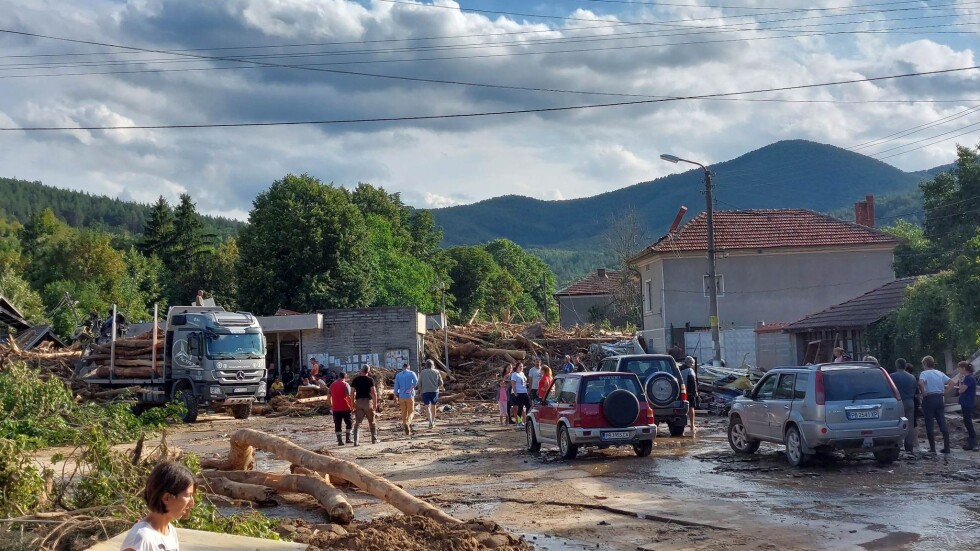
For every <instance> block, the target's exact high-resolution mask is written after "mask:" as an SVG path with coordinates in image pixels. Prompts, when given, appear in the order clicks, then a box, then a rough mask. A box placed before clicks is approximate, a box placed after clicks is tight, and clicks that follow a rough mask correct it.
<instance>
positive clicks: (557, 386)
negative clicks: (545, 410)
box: [544, 379, 565, 402]
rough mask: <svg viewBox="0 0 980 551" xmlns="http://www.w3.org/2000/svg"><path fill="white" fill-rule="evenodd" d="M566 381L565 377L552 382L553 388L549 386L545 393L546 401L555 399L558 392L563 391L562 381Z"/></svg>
mask: <svg viewBox="0 0 980 551" xmlns="http://www.w3.org/2000/svg"><path fill="white" fill-rule="evenodd" d="M564 381H565V379H555V381H554V382H553V383H551V388H549V389H548V391H547V392H545V394H544V399H545V401H548V402H554V401H555V397H556V396H558V393H560V392H561V387H562V383H563V382H564Z"/></svg>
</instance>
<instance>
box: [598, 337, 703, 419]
mask: <svg viewBox="0 0 980 551" xmlns="http://www.w3.org/2000/svg"><path fill="white" fill-rule="evenodd" d="M599 371H619V372H628V373H632V374H634V375H636V376H637V377H639V379H640V382H642V383H643V388H644V389H645V390H646V394H647V398H649V399H650V403H651V404H652V405H653V413H654V415H656V416H657V422H658V423H667V427H668V428H669V429H670V435H671V436H681V435H683V434H684V428H685V427H687V412H688V410H689V409H690V407H691V403H690V402H689V401H688V399H687V387H686V385H685V384H684V381H683V380H681V371H680V369H678V368H677V362H676V361H674V358H673V357H672V356H669V355H667V354H630V355H623V356H610V357H608V358H605V359H603V360H602V363H601V364H599Z"/></svg>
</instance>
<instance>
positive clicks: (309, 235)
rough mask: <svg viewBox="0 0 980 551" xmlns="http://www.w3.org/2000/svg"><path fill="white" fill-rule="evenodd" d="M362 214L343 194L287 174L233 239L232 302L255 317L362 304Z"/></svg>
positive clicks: (368, 298)
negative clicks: (235, 284) (235, 285)
mask: <svg viewBox="0 0 980 551" xmlns="http://www.w3.org/2000/svg"><path fill="white" fill-rule="evenodd" d="M368 237H369V236H368V231H367V226H366V225H365V222H364V216H363V215H362V214H361V212H360V210H358V208H357V206H355V205H354V204H353V203H352V202H351V199H350V196H349V195H348V193H347V192H346V191H344V190H343V189H340V188H337V187H334V186H332V185H328V184H323V183H322V182H320V180H318V179H316V178H314V177H312V176H309V175H307V174H303V175H300V176H296V175H293V174H289V175H287V176H286V177H285V178H283V179H281V180H277V181H276V182H274V183H273V184H272V187H270V188H269V189H268V190H267V191H264V192H262V193H260V194H259V195H258V197H256V198H255V201H254V202H253V209H252V211H251V212H250V213H249V225H248V226H246V227H245V228H243V229H242V231H241V235H240V238H239V249H240V258H239V262H238V276H239V302H240V304H241V306H243V307H244V308H247V309H249V310H251V311H254V312H257V313H260V314H271V313H273V312H275V311H276V309H277V308H288V309H292V310H298V311H311V310H316V309H320V308H347V307H358V306H367V305H369V304H371V303H372V301H373V299H374V289H373V288H372V285H371V281H370V276H371V266H370V258H369V255H368V250H367V248H368Z"/></svg>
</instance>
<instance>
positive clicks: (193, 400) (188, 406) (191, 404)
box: [174, 388, 199, 423]
mask: <svg viewBox="0 0 980 551" xmlns="http://www.w3.org/2000/svg"><path fill="white" fill-rule="evenodd" d="M174 400H176V401H178V402H180V403H181V404H183V405H184V416H183V417H181V420H182V421H183V422H185V423H194V422H196V421H197V413H198V409H199V408H198V403H197V396H194V390H193V389H190V388H181V389H179V390H177V391H176V392H174Z"/></svg>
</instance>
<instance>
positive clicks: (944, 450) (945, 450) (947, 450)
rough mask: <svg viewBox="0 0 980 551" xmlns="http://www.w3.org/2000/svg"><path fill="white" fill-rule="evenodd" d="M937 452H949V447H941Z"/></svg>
mask: <svg viewBox="0 0 980 551" xmlns="http://www.w3.org/2000/svg"><path fill="white" fill-rule="evenodd" d="M939 453H949V448H943V449H941V450H939Z"/></svg>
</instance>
